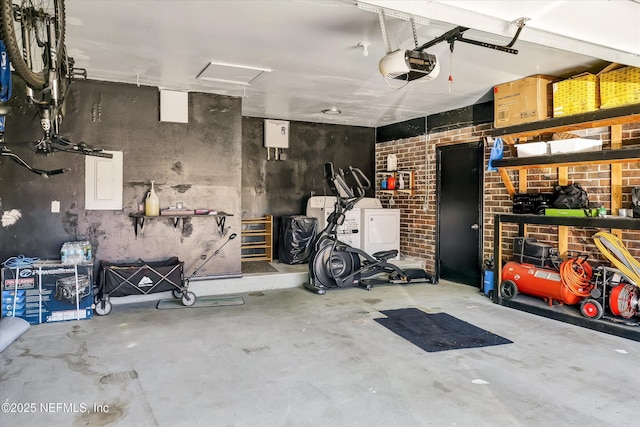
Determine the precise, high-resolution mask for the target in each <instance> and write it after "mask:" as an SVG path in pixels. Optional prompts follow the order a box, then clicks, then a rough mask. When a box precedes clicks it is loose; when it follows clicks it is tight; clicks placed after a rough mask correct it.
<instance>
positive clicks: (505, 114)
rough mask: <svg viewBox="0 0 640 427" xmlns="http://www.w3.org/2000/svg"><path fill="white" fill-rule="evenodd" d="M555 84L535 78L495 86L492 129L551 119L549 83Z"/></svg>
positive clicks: (551, 78) (550, 78)
mask: <svg viewBox="0 0 640 427" xmlns="http://www.w3.org/2000/svg"><path fill="white" fill-rule="evenodd" d="M558 80H559V79H558V78H557V77H553V76H545V75H540V74H538V75H535V76H529V77H525V78H524V79H520V80H515V81H512V82H508V83H503V84H500V85H497V86H494V88H493V100H494V124H493V126H494V127H495V128H503V127H507V126H514V125H519V124H523V123H530V122H536V121H538V120H545V119H548V118H550V117H552V114H553V110H552V108H551V105H552V104H551V103H552V95H551V85H550V83H552V82H555V81H558Z"/></svg>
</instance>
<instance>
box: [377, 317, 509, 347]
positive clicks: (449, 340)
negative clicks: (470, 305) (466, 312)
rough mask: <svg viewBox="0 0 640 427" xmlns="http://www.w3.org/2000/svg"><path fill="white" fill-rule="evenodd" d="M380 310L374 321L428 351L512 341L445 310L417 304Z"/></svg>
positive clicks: (484, 345)
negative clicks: (431, 310) (429, 310)
mask: <svg viewBox="0 0 640 427" xmlns="http://www.w3.org/2000/svg"><path fill="white" fill-rule="evenodd" d="M380 313H382V314H384V315H385V316H387V318H386V319H385V318H382V319H375V321H376V322H378V323H380V324H381V325H382V326H384V327H385V328H387V329H389V330H390V331H392V332H394V333H396V334H397V335H400V336H401V337H402V338H404V339H406V340H407V341H409V342H411V343H413V344H415V345H417V346H418V347H420V348H421V349H423V350H425V351H428V352H436V351H445V350H456V349H460V348H474V347H486V346H491V345H500V344H511V343H512V341H509V340H508V339H506V338H502V337H501V336H498V335H495V334H492V333H491V332H489V331H486V330H484V329H481V328H478V327H477V326H474V325H472V324H470V323H467V322H465V321H464V320H460V319H458V318H457V317H453V316H451V315H449V314H447V313H434V314H429V313H425V312H424V311H421V310H418V309H417V308H402V309H399V310H385V311H381V312H380Z"/></svg>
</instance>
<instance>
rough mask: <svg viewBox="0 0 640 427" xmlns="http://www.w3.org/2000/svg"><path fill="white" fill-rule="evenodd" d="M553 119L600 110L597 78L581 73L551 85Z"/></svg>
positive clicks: (593, 75)
mask: <svg viewBox="0 0 640 427" xmlns="http://www.w3.org/2000/svg"><path fill="white" fill-rule="evenodd" d="M552 87H553V117H564V116H571V115H573V114H580V113H588V112H589V111H596V110H597V109H598V108H600V87H599V86H598V76H596V75H595V74H591V73H582V74H578V75H577V76H573V77H571V78H569V79H566V80H563V81H561V82H556V83H553V85H552Z"/></svg>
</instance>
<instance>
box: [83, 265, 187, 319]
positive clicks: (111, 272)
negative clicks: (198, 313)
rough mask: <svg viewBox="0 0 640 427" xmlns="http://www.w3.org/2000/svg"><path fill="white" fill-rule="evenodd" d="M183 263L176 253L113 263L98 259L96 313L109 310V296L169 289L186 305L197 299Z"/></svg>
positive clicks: (143, 293)
mask: <svg viewBox="0 0 640 427" xmlns="http://www.w3.org/2000/svg"><path fill="white" fill-rule="evenodd" d="M183 269H184V263H183V262H182V261H180V260H178V258H177V257H171V258H169V259H167V260H164V261H154V262H145V261H143V260H139V261H138V262H135V263H128V264H116V263H112V262H109V261H101V262H100V272H99V283H98V289H97V290H96V293H95V301H94V302H95V313H96V314H97V315H100V316H106V315H107V314H109V313H111V309H112V308H113V307H112V304H111V301H110V298H111V297H122V296H129V295H147V294H152V293H156V292H165V291H171V293H172V295H173V297H174V298H178V299H181V300H182V304H183V305H185V306H191V305H193V304H195V302H196V294H194V293H193V292H191V291H189V289H188V288H189V281H188V280H184V276H183Z"/></svg>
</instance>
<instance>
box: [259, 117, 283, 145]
mask: <svg viewBox="0 0 640 427" xmlns="http://www.w3.org/2000/svg"><path fill="white" fill-rule="evenodd" d="M264 146H265V147H267V148H289V122H288V121H283V120H269V119H267V120H265V121H264Z"/></svg>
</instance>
